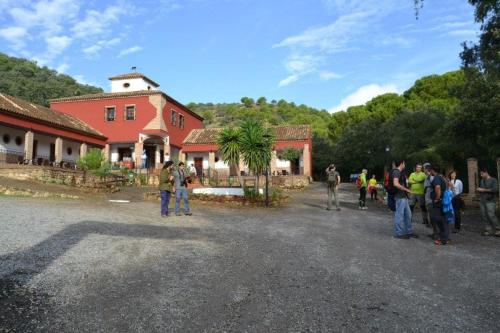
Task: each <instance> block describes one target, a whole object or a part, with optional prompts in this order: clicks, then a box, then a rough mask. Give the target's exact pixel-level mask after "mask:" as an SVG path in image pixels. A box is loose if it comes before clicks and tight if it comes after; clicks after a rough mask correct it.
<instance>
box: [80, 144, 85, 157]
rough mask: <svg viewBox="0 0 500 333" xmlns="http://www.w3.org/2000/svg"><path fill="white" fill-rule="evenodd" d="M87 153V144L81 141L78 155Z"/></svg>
mask: <svg viewBox="0 0 500 333" xmlns="http://www.w3.org/2000/svg"><path fill="white" fill-rule="evenodd" d="M85 155H87V144H86V143H82V144H81V145H80V157H83V156H85Z"/></svg>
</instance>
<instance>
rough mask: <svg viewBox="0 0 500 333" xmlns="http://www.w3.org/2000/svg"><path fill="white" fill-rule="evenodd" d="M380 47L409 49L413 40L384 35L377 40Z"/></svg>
mask: <svg viewBox="0 0 500 333" xmlns="http://www.w3.org/2000/svg"><path fill="white" fill-rule="evenodd" d="M379 41H380V43H381V44H382V45H398V46H402V47H410V46H411V45H413V44H414V43H415V41H414V40H413V39H410V38H407V37H403V36H397V35H385V36H382V37H381V38H379Z"/></svg>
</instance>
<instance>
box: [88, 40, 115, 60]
mask: <svg viewBox="0 0 500 333" xmlns="http://www.w3.org/2000/svg"><path fill="white" fill-rule="evenodd" d="M120 42H121V38H118V37H117V38H113V39H110V40H100V41H98V42H97V43H95V44H94V45H92V46H89V47H86V48H84V49H83V53H85V55H86V56H87V57H93V56H96V55H97V54H98V53H99V52H100V51H101V50H102V49H108V48H110V47H111V46H114V45H117V44H119V43H120Z"/></svg>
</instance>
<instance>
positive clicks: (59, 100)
mask: <svg viewBox="0 0 500 333" xmlns="http://www.w3.org/2000/svg"><path fill="white" fill-rule="evenodd" d="M151 95H163V96H164V97H165V98H166V99H167V100H169V101H171V102H173V103H174V104H177V105H178V106H179V107H181V108H182V109H183V110H184V111H186V112H189V113H190V114H191V115H192V116H194V117H196V118H198V119H200V120H203V117H201V116H200V115H198V114H196V113H195V112H193V111H191V110H189V109H188V108H187V107H186V106H185V105H184V104H182V103H181V102H178V101H177V100H175V99H174V98H172V97H170V96H169V95H167V94H165V93H164V92H163V91H161V90H137V91H128V92H116V93H98V94H89V95H80V96H70V97H62V98H56V99H51V100H50V102H51V103H64V102H79V101H92V100H101V99H113V98H127V97H139V96H151Z"/></svg>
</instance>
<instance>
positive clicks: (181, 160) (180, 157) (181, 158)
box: [179, 149, 186, 163]
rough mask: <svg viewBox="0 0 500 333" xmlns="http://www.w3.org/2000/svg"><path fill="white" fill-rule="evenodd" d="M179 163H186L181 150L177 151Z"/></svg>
mask: <svg viewBox="0 0 500 333" xmlns="http://www.w3.org/2000/svg"><path fill="white" fill-rule="evenodd" d="M179 162H184V163H186V154H184V152H183V151H182V149H180V150H179Z"/></svg>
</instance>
